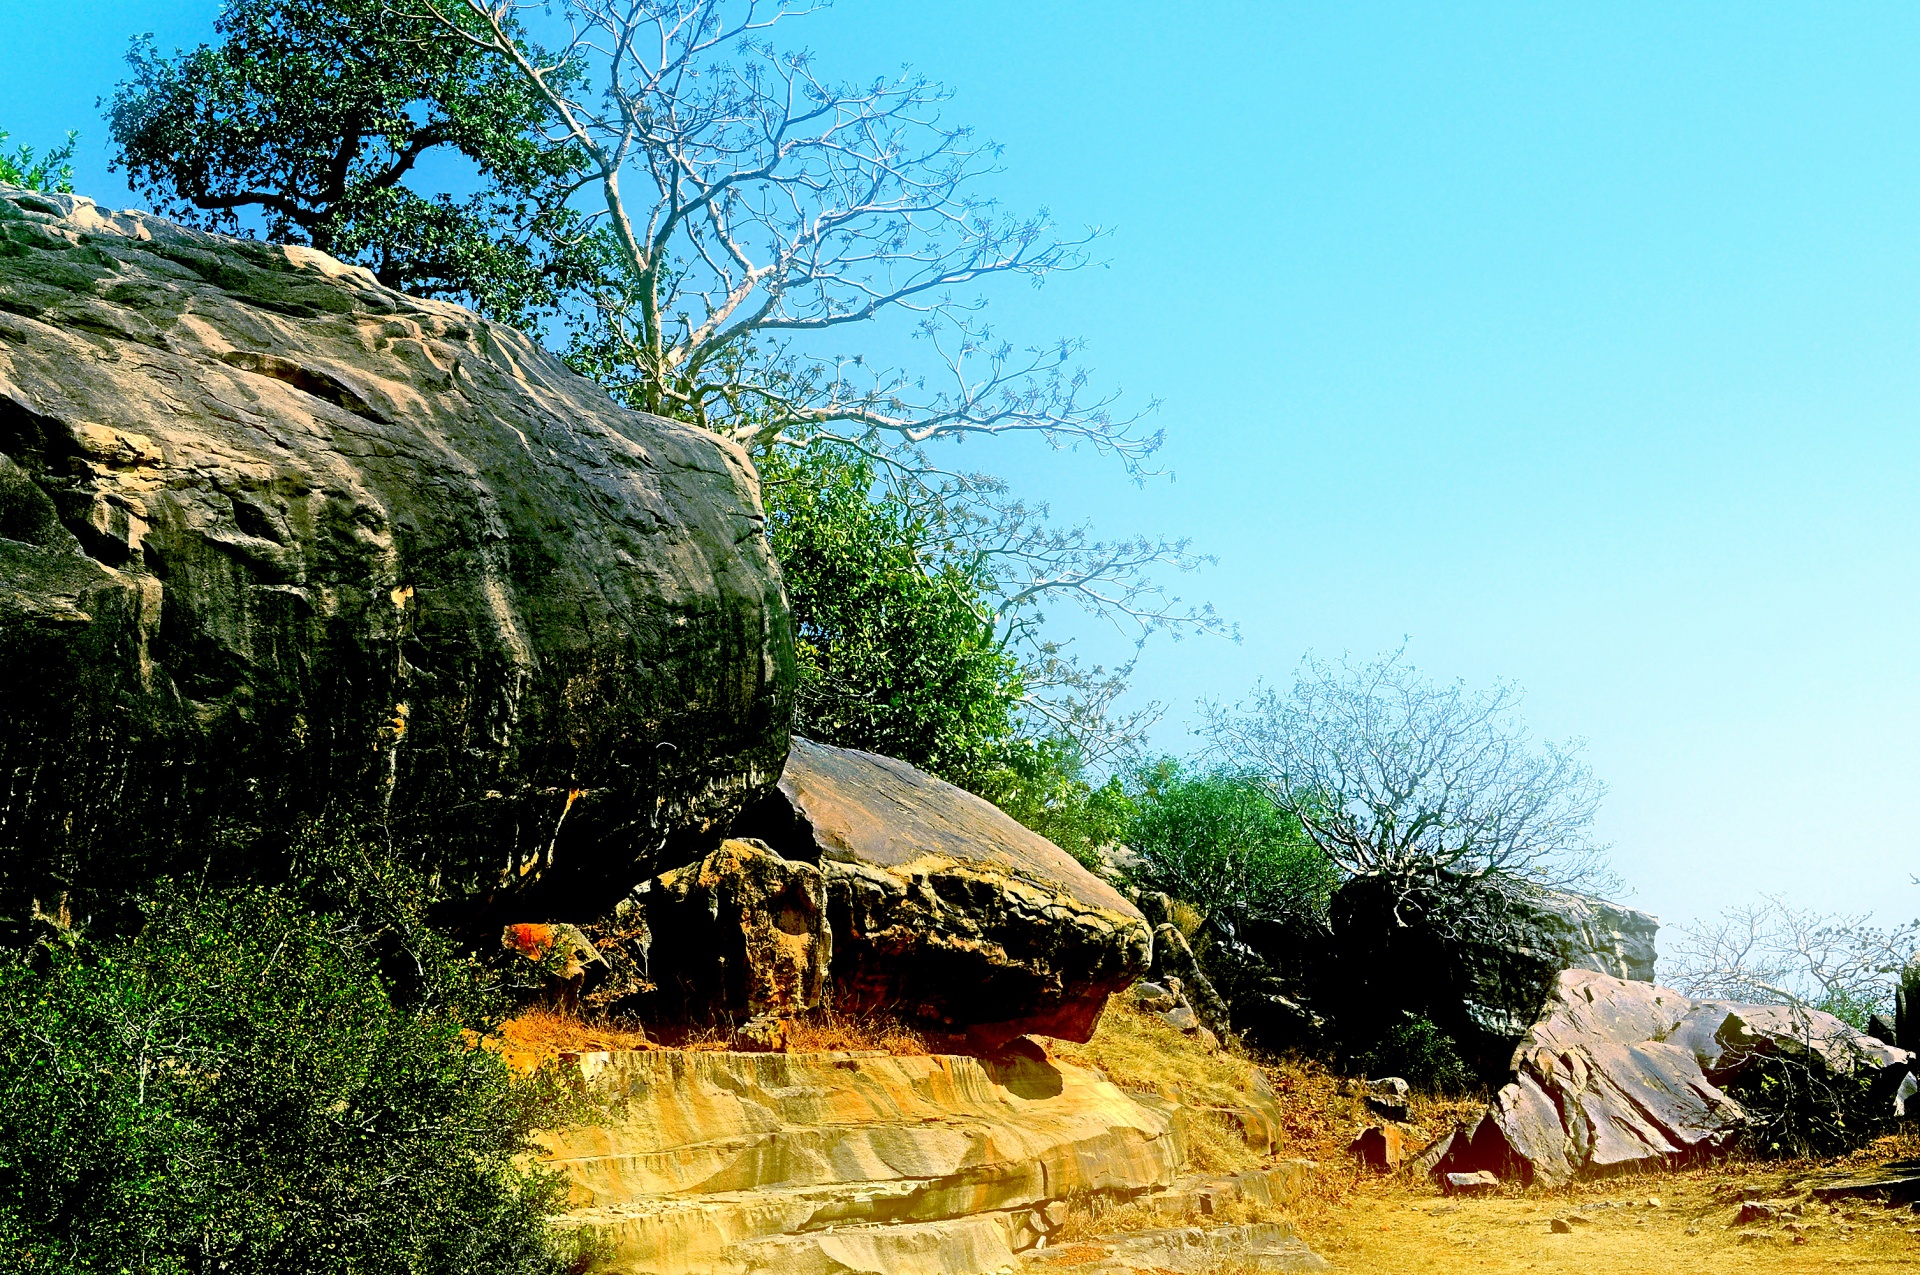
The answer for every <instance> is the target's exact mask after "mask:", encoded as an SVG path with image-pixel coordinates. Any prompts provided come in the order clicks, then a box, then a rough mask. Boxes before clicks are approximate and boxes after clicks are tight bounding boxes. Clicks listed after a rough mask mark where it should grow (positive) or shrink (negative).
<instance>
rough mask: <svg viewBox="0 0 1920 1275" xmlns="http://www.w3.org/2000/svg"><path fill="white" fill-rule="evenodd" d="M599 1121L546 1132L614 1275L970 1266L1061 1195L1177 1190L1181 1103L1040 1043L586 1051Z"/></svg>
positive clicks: (575, 1221)
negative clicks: (907, 1049) (1116, 1082)
mask: <svg viewBox="0 0 1920 1275" xmlns="http://www.w3.org/2000/svg"><path fill="white" fill-rule="evenodd" d="M575 1065H576V1066H577V1067H578V1068H579V1072H580V1075H581V1077H582V1080H583V1082H584V1083H585V1084H587V1085H588V1086H590V1087H591V1089H592V1090H593V1091H595V1092H597V1093H599V1094H601V1095H603V1096H606V1097H609V1098H613V1099H617V1100H619V1101H620V1102H622V1103H623V1104H624V1106H623V1107H621V1108H619V1110H620V1112H621V1114H620V1116H619V1117H618V1118H617V1119H616V1120H615V1121H614V1122H613V1123H610V1124H605V1125H592V1126H587V1127H583V1128H575V1129H568V1130H565V1131H561V1132H556V1133H551V1134H547V1135H544V1136H543V1139H542V1140H543V1142H544V1144H545V1150H546V1158H547V1160H548V1162H549V1163H550V1164H551V1165H552V1166H553V1167H554V1168H557V1169H559V1170H560V1171H561V1172H563V1173H564V1174H565V1175H566V1177H567V1179H568V1181H569V1183H570V1185H571V1192H572V1204H573V1211H572V1212H571V1213H569V1214H568V1215H567V1218H566V1221H567V1222H568V1223H569V1224H571V1225H575V1226H590V1227H593V1228H595V1229H596V1230H598V1231H600V1232H601V1233H602V1234H603V1236H604V1237H605V1238H606V1240H607V1242H608V1244H609V1245H610V1247H611V1251H610V1252H609V1253H608V1255H607V1257H606V1259H605V1261H604V1262H603V1264H601V1265H600V1266H599V1267H598V1268H597V1269H600V1270H603V1271H606V1272H609V1273H610V1275H612V1273H617V1275H695V1273H696V1272H697V1273H700V1275H708V1273H716V1275H717V1273H744V1272H759V1271H768V1272H780V1273H781V1275H786V1273H787V1272H795V1271H799V1272H806V1271H862V1272H885V1273H888V1275H919V1273H922V1272H925V1273H928V1275H985V1273H986V1272H992V1271H999V1270H1003V1269H1005V1268H1008V1267H1010V1266H1012V1265H1013V1263H1014V1253H1015V1251H1016V1250H1018V1249H1023V1248H1027V1247H1030V1246H1032V1245H1034V1244H1036V1243H1038V1242H1039V1241H1040V1240H1041V1239H1042V1238H1043V1237H1044V1236H1045V1235H1046V1234H1048V1233H1050V1232H1051V1231H1052V1230H1054V1229H1056V1228H1057V1226H1058V1224H1059V1220H1060V1218H1061V1217H1063V1216H1064V1214H1063V1211H1062V1210H1061V1208H1060V1207H1059V1206H1060V1205H1061V1204H1062V1203H1063V1202H1065V1201H1068V1200H1076V1201H1085V1200H1086V1199H1088V1198H1089V1197H1096V1196H1097V1197H1105V1198H1107V1199H1126V1198H1131V1197H1133V1196H1136V1195H1139V1194H1141V1193H1143V1192H1148V1191H1154V1190H1160V1189H1165V1188H1168V1187H1170V1186H1172V1185H1173V1184H1174V1183H1175V1181H1176V1179H1177V1176H1178V1173H1179V1169H1180V1165H1181V1162H1182V1158H1183V1149H1182V1146H1181V1137H1182V1134H1181V1128H1182V1125H1181V1123H1180V1121H1179V1120H1178V1119H1177V1118H1176V1114H1177V1109H1174V1108H1171V1107H1167V1106H1154V1105H1151V1104H1149V1103H1148V1102H1147V1101H1144V1100H1140V1099H1137V1098H1135V1097H1133V1096H1129V1095H1128V1094H1125V1093H1123V1092H1121V1091H1120V1090H1119V1089H1116V1088H1115V1087H1114V1086H1113V1085H1111V1084H1109V1083H1108V1082H1107V1081H1105V1080H1103V1079H1101V1078H1100V1077H1099V1076H1097V1075H1096V1074H1094V1073H1092V1072H1089V1071H1083V1070H1081V1069H1079V1068H1075V1067H1071V1066H1067V1065H1065V1064H1060V1063H1055V1062H1051V1061H1049V1060H1048V1059H1046V1058H1045V1056H1044V1055H1041V1054H1040V1053H1039V1051H1038V1050H1027V1051H1019V1052H1015V1053H1012V1054H1009V1055H1008V1056H1006V1057H1004V1058H1001V1059H978V1058H972V1057H963V1056H950V1055H936V1056H923V1057H887V1056H884V1055H879V1054H844V1053H843V1054H740V1053H714V1052H687V1053H682V1052H678V1051H659V1052H647V1053H608V1054H583V1055H580V1056H579V1057H578V1059H577V1062H576V1064H575Z"/></svg>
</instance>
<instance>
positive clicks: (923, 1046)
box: [486, 1006, 933, 1071]
mask: <svg viewBox="0 0 1920 1275" xmlns="http://www.w3.org/2000/svg"><path fill="white" fill-rule="evenodd" d="M486 1044H487V1045H488V1047H489V1048H492V1049H496V1050H498V1051H499V1052H500V1053H501V1054H502V1055H503V1056H505V1057H506V1058H507V1060H508V1061H509V1062H511V1063H513V1065H514V1066H516V1067H520V1068H522V1069H523V1070H527V1071H532V1070H535V1069H537V1068H538V1067H539V1066H540V1065H541V1064H542V1063H545V1062H551V1061H552V1060H554V1059H556V1058H558V1057H559V1056H560V1055H562V1054H569V1053H575V1054H577V1053H588V1052H591V1051H594V1050H619V1049H685V1050H695V1051H706V1050H725V1049H733V1048H736V1047H737V1042H736V1041H735V1039H734V1034H733V1029H732V1027H730V1026H729V1025H727V1024H725V1023H708V1024H694V1025H685V1024H677V1025H653V1026H648V1025H645V1024H642V1023H639V1022H636V1021H632V1020H628V1019H602V1018H593V1017H589V1016H582V1015H578V1014H572V1013H568V1012H567V1011H565V1010H560V1009H554V1008H550V1007H546V1006H534V1007H531V1008H528V1009H524V1010H522V1011H521V1012H520V1013H518V1014H516V1015H515V1016H514V1017H512V1018H510V1019H508V1020H507V1021H506V1022H504V1023H502V1024H501V1025H500V1029H499V1030H498V1031H497V1032H495V1033H494V1034H493V1035H492V1036H489V1037H488V1038H487V1040H486ZM787 1048H788V1049H789V1050H790V1051H792V1052H795V1053H828V1052H840V1051H845V1052H865V1051H876V1050H877V1051H879V1052H880V1053H885V1054H896V1055H918V1054H927V1053H932V1052H933V1050H932V1048H931V1047H930V1046H929V1044H928V1041H927V1038H926V1037H925V1036H923V1035H921V1034H920V1033H919V1032H917V1031H915V1030H914V1029H913V1028H911V1027H909V1026H907V1025H905V1024H904V1023H901V1022H899V1021H898V1020H897V1019H894V1018H890V1017H887V1016H886V1015H883V1014H858V1015H853V1014H849V1015H842V1014H836V1013H835V1012H834V1011H832V1010H831V1009H821V1010H816V1011H814V1012H812V1013H808V1014H804V1015H802V1016H801V1017H799V1018H797V1019H795V1020H794V1022H793V1024H792V1028H791V1030H790V1032H789V1034H788V1036H787Z"/></svg>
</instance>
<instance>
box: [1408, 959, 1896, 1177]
mask: <svg viewBox="0 0 1920 1275" xmlns="http://www.w3.org/2000/svg"><path fill="white" fill-rule="evenodd" d="M1781 1054H1787V1055H1790V1056H1793V1057H1797V1058H1799V1059H1801V1060H1802V1061H1803V1062H1804V1063H1805V1064H1806V1065H1809V1066H1811V1067H1813V1068H1815V1069H1818V1070H1824V1071H1828V1072H1837V1073H1842V1074H1847V1075H1855V1074H1865V1075H1871V1076H1873V1077H1874V1078H1876V1079H1881V1078H1884V1079H1885V1080H1886V1081H1888V1082H1891V1083H1886V1084H1882V1085H1877V1086H1876V1092H1878V1091H1882V1090H1883V1091H1884V1094H1885V1099H1886V1102H1887V1103H1888V1108H1889V1110H1891V1109H1892V1104H1894V1103H1896V1102H1899V1101H1901V1100H1902V1099H1903V1098H1904V1096H1905V1095H1906V1094H1907V1093H1910V1092H1911V1091H1912V1087H1911V1086H1908V1087H1906V1088H1905V1089H1902V1088H1901V1087H1900V1085H1899V1083H1898V1082H1899V1081H1900V1080H1901V1078H1902V1077H1903V1076H1904V1075H1905V1073H1906V1072H1907V1070H1908V1069H1909V1068H1910V1067H1911V1066H1912V1064H1913V1061H1914V1057H1913V1055H1911V1054H1909V1053H1907V1052H1906V1051H1905V1050H1901V1049H1896V1048H1894V1047H1892V1046H1890V1045H1887V1044H1886V1043H1884V1042H1882V1041H1879V1040H1876V1039H1874V1038H1872V1037H1870V1036H1865V1035H1862V1034H1861V1033H1860V1032H1857V1031H1855V1030H1854V1029H1853V1028H1851V1027H1849V1026H1848V1025H1847V1024H1845V1023H1843V1022H1841V1021H1840V1020H1839V1019H1837V1018H1835V1017H1833V1016H1832V1015H1831V1014H1824V1013H1821V1012H1819V1011H1817V1010H1806V1009H1793V1008H1789V1007H1786V1006H1781V1005H1739V1004H1734V1003H1732V1002H1728V1001H1712V1000H1700V1001H1696V1000H1691V999H1689V998H1688V997H1686V996H1683V995H1681V994H1680V993H1678V992H1676V991H1674V990H1672V989H1671V988H1666V987H1660V986H1657V985H1655V984H1652V983H1642V982H1633V981H1628V980H1624V979H1618V978H1612V977H1609V976H1608V975H1605V974H1599V973H1595V972H1593V971H1591V970H1567V971H1566V972H1564V973H1562V974H1561V975H1560V976H1559V978H1558V979H1557V980H1556V983H1555V986H1554V991H1553V995H1552V996H1551V997H1550V998H1549V1000H1548V1002H1547V1006H1546V1009H1545V1011H1544V1012H1543V1013H1542V1015H1541V1017H1540V1020H1539V1021H1538V1022H1536V1023H1535V1024H1534V1025H1533V1026H1532V1028H1531V1029H1529V1031H1528V1032H1527V1035H1526V1038H1525V1039H1524V1040H1523V1041H1522V1042H1521V1044H1520V1046H1519V1048H1518V1049H1516V1050H1515V1051H1514V1055H1513V1072H1512V1076H1513V1078H1512V1080H1511V1081H1510V1082H1509V1083H1508V1084H1506V1085H1505V1086H1504V1087H1503V1088H1501V1090H1500V1091H1499V1092H1498V1093H1497V1094H1496V1095H1495V1097H1494V1102H1493V1105H1492V1106H1491V1107H1490V1108H1489V1109H1488V1111H1487V1112H1486V1114H1485V1115H1484V1116H1482V1117H1481V1118H1480V1119H1479V1120H1478V1121H1477V1122H1474V1123H1473V1124H1470V1125H1468V1126H1466V1127H1465V1128H1462V1129H1460V1130H1458V1131H1456V1132H1455V1133H1453V1134H1451V1135H1449V1136H1448V1137H1447V1138H1446V1139H1444V1140H1443V1141H1442V1142H1440V1143H1438V1144H1436V1145H1435V1146H1434V1147H1432V1148H1430V1149H1429V1150H1428V1152H1427V1153H1426V1155H1425V1156H1424V1157H1423V1158H1422V1163H1421V1164H1420V1167H1421V1168H1422V1169H1427V1170H1431V1171H1433V1172H1435V1173H1445V1172H1462V1171H1475V1170H1488V1171H1491V1172H1494V1173H1497V1174H1499V1175H1501V1176H1502V1177H1517V1178H1520V1179H1522V1180H1524V1181H1529V1182H1536V1181H1538V1182H1547V1183H1558V1182H1564V1181H1567V1180H1569V1179H1572V1178H1580V1177H1601V1176H1605V1175H1608V1174H1612V1173H1617V1172H1621V1171H1623V1170H1630V1169H1635V1168H1643V1167H1651V1166H1653V1165H1656V1164H1661V1163H1671V1162H1678V1161H1685V1160H1688V1159H1691V1158H1695V1157H1698V1156H1702V1155H1706V1154H1711V1153H1713V1152H1717V1151H1720V1150H1723V1149H1725V1148H1726V1147H1727V1146H1729V1145H1730V1144H1731V1143H1732V1141H1733V1140H1734V1139H1735V1138H1736V1137H1737V1136H1738V1135H1739V1133H1740V1132H1741V1130H1742V1129H1743V1128H1744V1127H1745V1126H1746V1124H1747V1121H1748V1112H1747V1111H1746V1110H1745V1109H1743V1108H1742V1106H1741V1105H1740V1103H1739V1101H1737V1100H1736V1098H1735V1097H1733V1096H1731V1095H1730V1094H1729V1093H1727V1092H1726V1091H1725V1089H1724V1088H1723V1086H1727V1085H1729V1084H1731V1083H1733V1082H1734V1080H1735V1079H1736V1076H1737V1072H1738V1069H1739V1068H1740V1067H1741V1066H1742V1064H1743V1063H1745V1062H1747V1061H1748V1060H1751V1059H1754V1058H1756V1057H1761V1056H1770V1055H1771V1056H1778V1055H1781Z"/></svg>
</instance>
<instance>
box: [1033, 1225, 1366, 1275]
mask: <svg viewBox="0 0 1920 1275" xmlns="http://www.w3.org/2000/svg"><path fill="white" fill-rule="evenodd" d="M1026 1269H1028V1270H1032V1271H1060V1270H1070V1271H1073V1272H1074V1275H1137V1273H1138V1272H1141V1271H1154V1272H1159V1271H1179V1272H1193V1275H1205V1272H1209V1271H1218V1270H1231V1271H1324V1270H1326V1269H1328V1266H1327V1261H1326V1259H1325V1258H1323V1257H1321V1256H1320V1255H1319V1254H1318V1253H1315V1252H1314V1251H1313V1250H1312V1249H1310V1248H1308V1247H1307V1246H1306V1245H1305V1244H1304V1243H1303V1242H1301V1240H1300V1239H1299V1238H1298V1237H1296V1236H1295V1235H1294V1233H1293V1228H1292V1227H1291V1226H1289V1225H1287V1224H1286V1223H1284V1222H1254V1223H1251V1224H1248V1225H1244V1226H1217V1227H1200V1226H1180V1227H1168V1228H1165V1229H1161V1230H1152V1231H1134V1232H1131V1233H1127V1234H1120V1235H1109V1236H1104V1237H1102V1238H1100V1239H1097V1240H1092V1241H1085V1242H1081V1243H1076V1244H1072V1245H1069V1246H1067V1247H1066V1248H1063V1249H1059V1250H1056V1251H1053V1252H1048V1251H1046V1250H1044V1249H1043V1250H1041V1251H1040V1252H1037V1253H1034V1254H1033V1255H1032V1256H1030V1257H1029V1258H1028V1259H1027V1263H1026Z"/></svg>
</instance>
